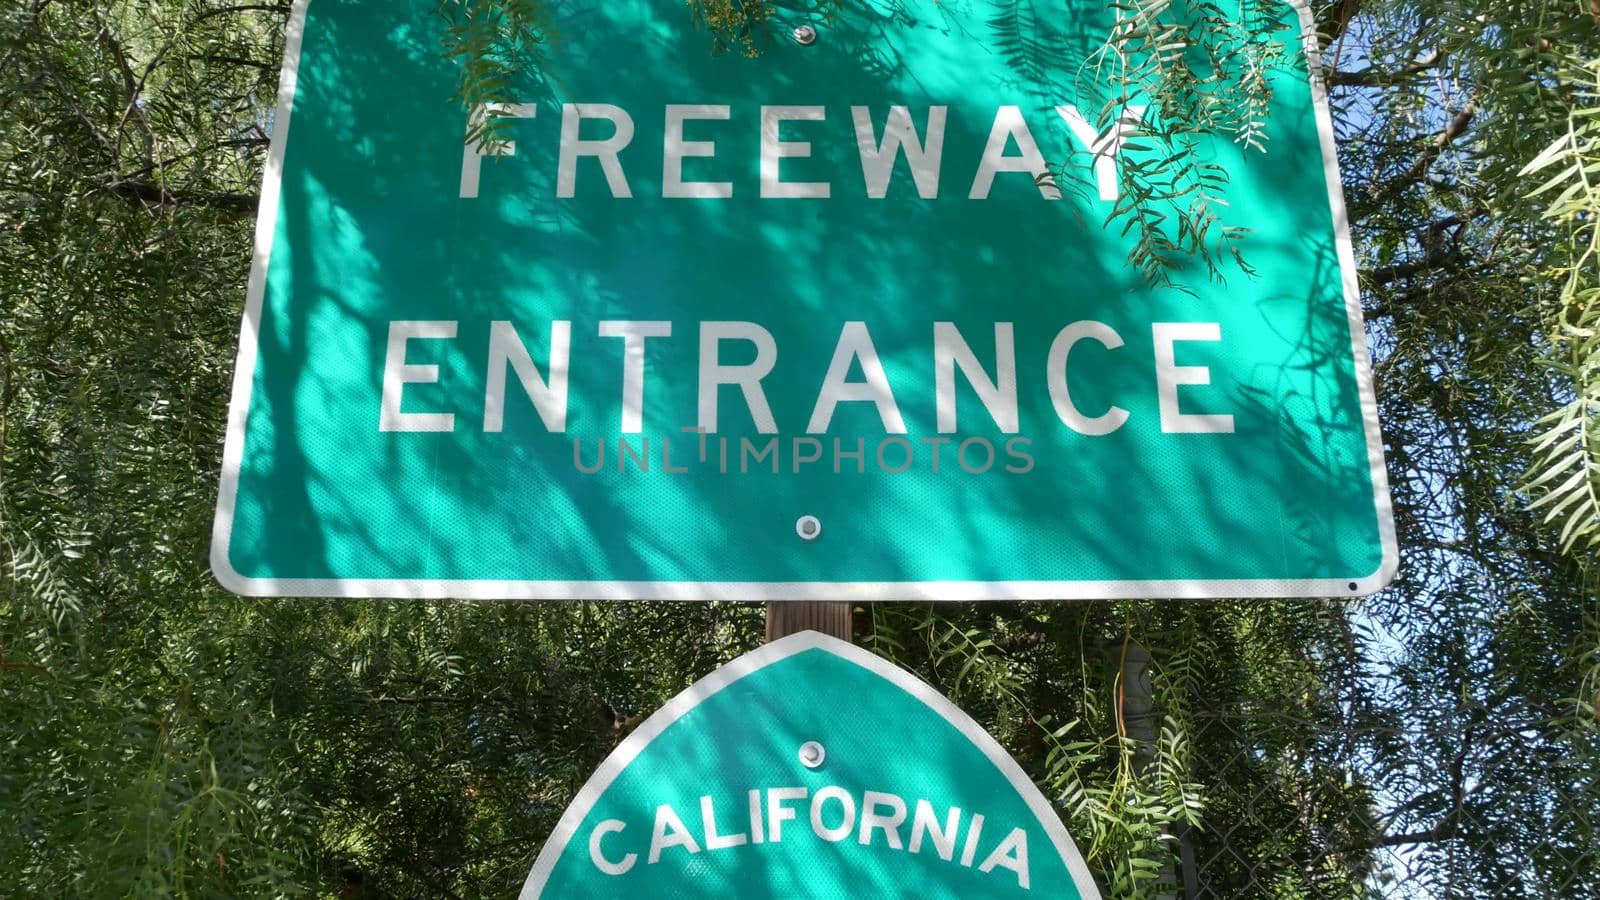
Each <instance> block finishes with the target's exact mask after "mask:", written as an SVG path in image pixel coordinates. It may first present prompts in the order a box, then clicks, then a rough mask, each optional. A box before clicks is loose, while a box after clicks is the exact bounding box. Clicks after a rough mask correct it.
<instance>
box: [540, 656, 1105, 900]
mask: <svg viewBox="0 0 1600 900" xmlns="http://www.w3.org/2000/svg"><path fill="white" fill-rule="evenodd" d="M842 697H848V698H849V702H848V703H840V702H839V700H840V698H842ZM1099 896H1100V894H1099V892H1098V890H1097V889H1096V888H1095V884H1094V881H1093V880H1092V879H1091V878H1090V876H1089V872H1088V869H1087V868H1086V867H1085V866H1084V864H1083V858H1082V857H1081V856H1080V855H1079V854H1078V849H1077V847H1076V846H1074V845H1073V843H1072V838H1070V837H1068V836H1067V832H1066V830H1065V829H1064V828H1063V827H1062V825H1061V820H1060V818H1059V817H1057V815H1056V813H1055V811H1054V810H1053V809H1052V808H1051V806H1050V803H1049V801H1047V800H1045V798H1044V797H1043V796H1042V795H1041V794H1040V793H1039V789H1038V788H1036V787H1035V786H1034V784H1033V782H1032V781H1030V780H1029V779H1028V776H1027V775H1026V774H1024V773H1023V771H1022V769H1021V768H1019V767H1018V766H1017V763H1016V761H1015V760H1013V759H1012V758H1011V757H1010V756H1009V755H1008V754H1007V753H1006V752H1005V750H1003V749H1002V748H1001V747H1000V745H999V744H996V743H995V741H994V739H993V738H991V737H989V735H988V734H986V733H984V731H983V729H982V728H981V727H979V725H978V723H976V722H974V721H972V719H971V718H970V717H969V716H967V714H966V713H963V712H962V711H961V710H959V709H957V708H956V707H955V706H953V705H951V703H950V701H948V700H946V699H945V698H944V697H942V696H940V695H939V693H938V692H937V691H935V690H933V689H932V688H930V687H929V686H928V685H926V684H924V683H923V682H921V681H919V680H917V678H915V677H914V676H912V675H911V674H910V673H907V672H905V671H904V670H902V669H899V668H897V667H896V666H894V665H893V664H891V663H889V662H888V661H886V660H884V659H882V658H881V657H878V656H874V655H873V654H871V653H868V652H867V651H865V650H863V649H861V648H859V647H855V646H852V645H850V644H846V643H844V642H843V641H839V640H836V639H834V638H830V637H825V636H823V635H820V634H818V633H816V632H814V631H808V632H804V633H801V634H797V635H793V636H791V637H787V638H784V639H783V640H780V641H776V642H774V643H771V644H768V645H767V646H765V647H762V648H760V649H759V650H755V651H753V652H751V653H748V654H746V655H744V656H742V657H740V658H739V659H736V660H734V661H733V662H732V663H729V664H728V665H726V666H724V667H722V668H721V669H718V670H717V671H715V672H713V673H711V674H710V675H708V676H706V677H705V678H703V679H701V680H700V681H699V682H697V683H695V684H694V685H693V686H692V687H690V688H689V689H688V690H686V691H684V692H683V693H682V694H679V695H678V696H677V697H675V698H673V699H672V701H671V702H669V703H668V704H667V705H666V706H664V707H662V708H661V709H660V710H658V711H657V712H656V713H655V715H652V716H651V717H650V718H648V719H646V720H645V721H644V722H642V723H641V724H640V725H639V727H638V728H637V729H635V730H634V732H633V733H632V734H631V735H629V736H628V738H627V740H625V741H623V742H622V744H620V745H619V746H618V747H617V749H616V750H615V751H614V752H612V754H611V756H610V757H608V758H607V759H606V761H605V762H604V763H603V764H601V766H600V768H599V769H598V770H597V771H596V772H595V774H594V775H593V777H591V778H590V779H589V782H588V784H586V785H584V787H583V790H582V791H580V792H579V793H578V796H577V798H576V799H574V800H573V802H572V806H571V807H569V808H568V809H567V812H566V814H565V815H564V816H562V818H561V821H560V822H559V823H557V825H556V828H555V831H554V832H553V833H552V834H551V835H550V838H549V839H548V840H547V841H545V844H544V847H543V849H542V850H540V851H539V857H538V859H537V860H536V861H535V862H534V864H533V871H532V872H531V873H530V874H529V875H528V881H527V883H526V884H525V885H524V886H523V889H522V898H523V900H534V898H539V897H551V898H555V897H559V898H563V900H566V898H572V897H607V898H609V897H662V898H667V897H693V898H701V897H743V898H751V900H758V898H766V897H771V898H778V897H816V898H833V897H840V898H845V897H962V898H1002V897H1053V898H1062V900H1079V898H1082V900H1099Z"/></svg>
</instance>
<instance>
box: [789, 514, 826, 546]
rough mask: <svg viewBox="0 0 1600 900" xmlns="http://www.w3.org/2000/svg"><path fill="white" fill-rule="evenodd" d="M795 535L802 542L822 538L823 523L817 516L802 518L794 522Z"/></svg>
mask: <svg viewBox="0 0 1600 900" xmlns="http://www.w3.org/2000/svg"><path fill="white" fill-rule="evenodd" d="M794 533H795V534H798V535H800V540H802V541H814V540H816V539H817V538H819V537H821V536H822V522H821V521H820V520H819V519H817V517H816V516H801V517H800V518H798V519H795V520H794Z"/></svg>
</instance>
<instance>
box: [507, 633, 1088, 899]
mask: <svg viewBox="0 0 1600 900" xmlns="http://www.w3.org/2000/svg"><path fill="white" fill-rule="evenodd" d="M807 650H822V651H824V652H826V653H831V654H833V655H834V656H837V657H839V658H840V659H842V660H844V661H846V662H849V663H854V664H855V665H858V666H860V667H861V668H863V669H866V670H868V671H869V672H872V673H873V674H874V675H877V676H878V677H880V678H882V679H884V680H885V681H888V682H889V683H890V684H893V685H894V686H895V687H898V688H900V689H901V690H903V691H905V692H906V693H908V694H910V695H911V696H912V697H914V698H916V699H917V700H918V701H919V702H921V703H922V704H923V705H924V706H926V707H928V708H929V709H931V710H933V711H934V712H936V713H938V714H939V715H940V717H941V718H943V719H944V720H945V721H946V722H949V723H950V724H951V726H953V727H954V728H955V729H956V730H957V731H959V732H961V735H962V737H965V738H966V739H967V740H969V741H971V742H972V744H973V746H975V747H977V748H978V749H979V750H980V751H982V752H983V755H984V756H985V757H987V758H988V759H989V762H991V763H993V764H994V766H995V768H996V769H999V770H1000V774H1002V775H1004V776H1005V777H1006V780H1007V781H1008V782H1010V784H1011V787H1012V789H1014V790H1015V791H1016V792H1017V794H1018V795H1019V796H1020V797H1021V798H1022V800H1023V802H1024V803H1026V804H1027V805H1028V809H1029V811H1031V812H1032V813H1033V816H1034V818H1035V819H1037V820H1038V822H1039V825H1040V827H1042V828H1043V829H1044V831H1045V834H1047V835H1048V836H1049V837H1050V842H1051V844H1052V845H1054V846H1055V849H1056V853H1057V854H1059V855H1060V857H1061V862H1062V863H1063V864H1064V865H1065V866H1066V867H1067V871H1068V872H1069V873H1071V875H1072V880H1073V883H1074V885H1075V886H1076V887H1077V889H1078V893H1080V894H1081V895H1082V896H1083V900H1100V889H1099V888H1098V887H1097V886H1096V885H1095V883H1094V877H1093V876H1091V875H1090V874H1089V867H1088V866H1087V865H1086V864H1085V863H1084V861H1083V856H1082V854H1080V853H1079V852H1078V845H1077V844H1075V843H1073V841H1072V836H1071V835H1069V834H1067V829H1066V827H1065V826H1064V825H1062V824H1061V816H1060V814H1059V813H1057V812H1056V810H1055V807H1053V806H1051V805H1050V801H1049V800H1046V799H1045V797H1044V794H1042V793H1040V792H1039V787H1038V785H1036V784H1034V783H1033V779H1031V778H1029V777H1028V774H1027V773H1026V772H1024V771H1022V767H1021V766H1019V765H1017V761H1016V760H1015V759H1013V758H1012V757H1011V754H1009V753H1007V752H1006V750H1005V748H1004V747H1001V746H1000V744H999V743H998V742H996V741H995V739H994V738H993V737H992V736H990V734H989V732H987V731H985V730H984V728H983V726H981V725H979V724H978V723H977V722H976V721H974V720H973V718H972V717H971V716H969V715H967V714H966V713H965V712H964V711H962V709H961V708H960V707H958V706H956V705H955V704H954V703H951V702H950V700H949V699H948V698H947V697H945V696H944V695H943V694H941V693H939V692H938V691H936V690H934V689H933V688H932V687H930V686H929V685H928V684H927V683H926V682H924V681H922V680H921V679H920V678H917V677H916V676H915V675H912V674H911V673H910V672H907V671H906V670H905V669H902V668H900V667H899V666H897V665H895V664H894V663H891V662H889V661H888V660H886V659H884V658H883V657H881V656H878V655H877V654H875V653H871V652H869V651H867V650H865V649H863V648H861V647H857V646H856V645H854V644H850V643H846V642H844V641H841V640H839V639H838V638H835V637H829V636H827V635H825V634H822V633H821V632H817V631H802V632H800V633H798V634H791V635H789V636H788V637H784V638H780V639H778V640H776V641H773V642H772V643H770V644H766V645H763V646H761V647H758V648H756V649H755V650H752V651H750V652H749V653H746V654H745V655H743V656H741V657H739V658H738V659H736V660H734V661H732V662H730V663H728V664H727V665H725V666H723V667H722V668H720V669H717V670H716V671H715V672H712V673H711V674H709V675H707V676H706V677H704V678H702V679H700V680H699V681H696V682H695V683H694V684H692V685H690V686H689V687H688V688H687V689H685V690H684V691H683V693H681V694H679V695H677V696H676V697H673V698H672V699H671V700H669V701H667V703H666V704H665V705H664V706H662V707H661V708H660V709H658V710H656V711H655V712H654V713H653V714H652V715H651V716H650V717H649V718H648V719H645V720H644V721H643V722H641V723H639V726H638V727H637V728H635V729H634V730H633V733H632V734H629V735H628V737H627V739H625V740H624V741H623V742H622V743H621V744H618V745H617V748H616V749H615V750H613V751H611V755H610V756H607V757H606V759H605V762H602V763H601V764H600V768H598V769H596V770H595V772H594V774H593V775H591V776H589V780H588V781H587V782H585V783H584V785H583V788H582V789H581V790H579V791H578V795H577V796H576V797H574V798H573V799H572V804H571V805H570V806H568V807H567V811H566V812H565V813H564V814H563V815H562V816H561V819H560V820H559V821H558V822H556V827H555V830H553V831H551V832H550V837H548V838H546V839H545V842H544V845H543V846H542V847H540V849H539V855H538V857H537V858H535V859H534V862H533V869H532V871H530V872H529V873H528V880H527V881H526V882H524V883H523V885H522V893H521V894H520V895H519V900H540V897H541V895H542V894H543V893H544V887H545V883H546V882H548V881H549V880H550V875H551V873H553V872H554V871H555V867H556V864H557V863H558V862H559V861H560V860H561V856H562V854H563V853H565V852H566V849H567V845H568V844H570V843H571V842H572V838H573V836H574V835H576V834H577V832H578V827H579V826H580V825H582V824H583V821H584V819H586V818H588V816H589V812H590V810H592V809H593V808H594V805H595V804H596V803H598V802H599V800H600V798H601V797H602V796H604V794H605V792H606V789H607V788H609V787H611V783H612V782H613V781H615V780H616V779H617V776H618V775H621V774H622V772H623V770H625V769H626V768H627V767H628V765H629V764H630V763H632V762H633V761H634V759H636V758H637V757H638V756H639V754H640V753H642V752H644V750H645V748H647V747H649V746H650V744H651V742H653V741H654V740H655V739H656V738H657V737H660V736H661V734H662V732H664V731H666V730H667V729H668V728H669V727H671V726H672V723H674V722H676V721H678V719H679V718H681V717H682V716H683V715H684V714H685V713H687V712H689V710H691V709H694V708H695V707H696V706H699V705H700V704H701V703H704V702H705V701H706V700H708V699H710V698H711V697H713V696H715V695H716V694H717V692H719V691H721V690H722V689H723V688H726V687H728V686H730V685H732V684H734V683H735V682H737V681H738V680H739V679H741V678H744V677H745V676H747V675H750V674H752V673H754V672H758V671H760V670H761V669H764V668H766V667H767V666H770V665H772V664H773V663H775V662H778V661H780V660H784V659H788V658H789V657H791V656H794V655H795V654H797V653H803V652H805V651H807Z"/></svg>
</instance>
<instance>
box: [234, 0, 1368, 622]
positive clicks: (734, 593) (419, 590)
mask: <svg viewBox="0 0 1600 900" xmlns="http://www.w3.org/2000/svg"><path fill="white" fill-rule="evenodd" d="M310 2H311V0H295V4H294V9H293V11H292V12H291V13H290V17H289V22H288V27H287V30H286V32H285V38H284V48H283V74H282V75H281V77H280V79H279V81H278V100H277V108H276V113H275V118H274V122H273V132H272V144H271V147H270V149H269V150H268V153H267V162H266V172H265V177H264V179H263V183H262V187H261V200H260V206H259V207H258V211H257V216H256V235H255V255H254V258H253V259H252V262H251V266H250V281H249V286H248V288H247V290H246V293H245V308H244V321H243V324H242V325H241V326H240V329H239V352H238V355H237V357H236V358H235V361H234V376H233V394H232V397H231V399H230V401H229V406H228V430H227V436H226V441H225V443H224V446H223V452H222V477H221V484H220V485H219V489H218V494H217V511H216V517H215V519H214V520H213V523H212V529H211V571H212V573H213V574H214V575H215V577H216V579H217V581H218V582H219V583H220V584H221V585H222V586H223V587H224V588H227V589H228V590H230V591H232V592H234V593H236V594H242V595H244V596H251V597H348V598H360V597H390V598H415V599H457V600H746V601H747V600H935V601H973V600H1052V599H1063V600H1067V599H1070V600H1120V599H1138V598H1145V597H1159V598H1170V599H1202V598H1227V597H1239V598H1243V597H1283V598H1290V597H1339V596H1344V597H1356V596H1363V595H1366V594H1371V593H1375V592H1377V591H1379V590H1382V589H1383V588H1384V587H1385V586H1387V585H1388V584H1389V582H1390V581H1392V580H1393V579H1394V576H1395V574H1396V573H1397V572H1398V571H1399V568H1400V550H1399V545H1398V542H1397V541H1396V538H1395V530H1394V510H1393V505H1392V502H1391V500H1390V496H1389V479H1388V472H1387V470H1386V469H1385V467H1384V461H1383V438H1382V435H1381V433H1380V431H1379V425H1378V404H1377V395H1376V392H1375V390H1374V388H1373V383H1372V363H1371V358H1370V356H1369V355H1368V352H1367V344H1366V326H1365V321H1364V319H1363V317H1362V313H1361V292H1360V285H1359V281H1358V278H1357V274H1356V272H1357V269H1356V260H1355V250H1354V245H1353V244H1352V242H1351V239H1350V220H1349V214H1348V213H1347V212H1346V209H1345V201H1344V188H1343V184H1342V182H1341V181H1340V179H1339V160H1338V150H1337V147H1336V145H1335V142H1334V135H1333V116H1332V113H1331V112H1330V111H1329V108H1328V90H1327V86H1326V84H1324V82H1323V79H1322V78H1321V76H1320V72H1321V68H1322V63H1321V60H1322V54H1321V50H1320V48H1319V47H1318V44H1317V31H1316V22H1315V18H1314V17H1313V15H1312V12H1311V6H1310V4H1309V2H1308V0H1283V2H1285V3H1288V4H1289V5H1290V6H1292V7H1294V8H1295V10H1296V11H1297V12H1298V14H1299V16H1300V28H1301V35H1302V37H1303V39H1304V41H1305V49H1306V66H1307V69H1308V71H1309V73H1310V78H1311V96H1312V105H1313V107H1314V108H1315V113H1316V121H1317V130H1318V132H1319V135H1320V137H1321V145H1322V160H1323V167H1324V174H1325V177H1326V179H1327V184H1328V202H1329V205H1330V207H1331V209H1332V212H1333V223H1334V232H1335V237H1336V241H1337V252H1338V258H1339V268H1340V273H1341V275H1342V281H1343V286H1344V297H1345V309H1346V313H1347V314H1348V317H1349V321H1350V347H1351V351H1352V354H1353V359H1354V364H1355V370H1356V381H1357V387H1358V390H1359V393H1360V400H1361V418H1362V426H1363V429H1364V431H1365V435H1366V442H1367V462H1368V467H1369V469H1370V471H1371V479H1372V490H1373V495H1374V496H1373V500H1374V506H1375V508H1376V513H1377V518H1378V522H1377V524H1378V535H1379V540H1380V542H1381V544H1382V549H1383V557H1382V561H1381V562H1380V563H1379V565H1378V569H1377V571H1375V572H1372V573H1370V574H1368V575H1365V576H1361V577H1353V578H1321V579H1223V580H1210V581H1207V580H1189V579H1185V580H1146V581H877V582H863V581H852V582H836V581H805V582H794V581H741V582H735V581H525V580H514V581H506V580H477V579H436V578H419V579H400V578H254V577H250V576H247V575H244V574H242V573H240V572H239V571H238V570H236V569H234V567H233V564H232V561H231V560H230V559H229V552H228V548H229V545H230V541H231V539H232V535H233V518H234V511H235V509H236V507H237V501H238V494H239V472H240V468H241V466H242V464H243V459H244V443H245V427H246V424H247V422H248V413H249V409H250V393H251V388H252V387H253V386H254V384H255V368H256V350H257V338H258V335H259V333H260V325H261V309H262V302H263V297H264V295H265V293H266V275H267V263H268V261H269V260H270V259H271V257H272V239H273V236H274V234H275V233H276V231H277V220H278V196H279V191H280V182H281V179H282V175H283V157H284V151H285V148H286V146H287V144H288V139H289V119H290V115H291V113H292V112H293V107H294V93H295V78H296V75H297V73H298V69H299V66H300V46H301V38H302V37H303V35H304V32H305V19H306V8H307V7H308V6H309V5H310Z"/></svg>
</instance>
